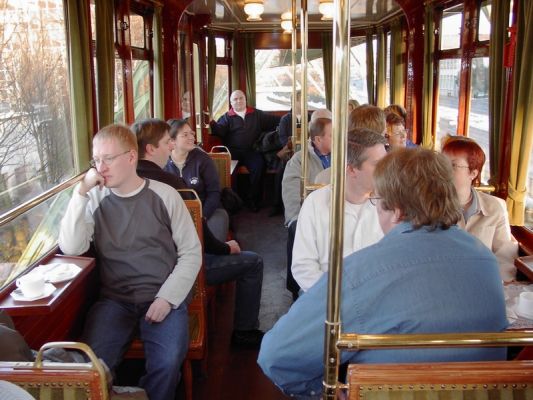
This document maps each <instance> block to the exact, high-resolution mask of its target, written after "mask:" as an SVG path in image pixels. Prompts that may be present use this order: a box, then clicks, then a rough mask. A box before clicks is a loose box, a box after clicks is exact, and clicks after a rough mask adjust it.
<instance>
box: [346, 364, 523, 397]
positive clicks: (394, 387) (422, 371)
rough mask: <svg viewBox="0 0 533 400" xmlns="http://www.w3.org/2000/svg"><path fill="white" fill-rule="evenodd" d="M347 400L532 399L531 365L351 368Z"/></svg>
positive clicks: (396, 365) (406, 365)
mask: <svg viewBox="0 0 533 400" xmlns="http://www.w3.org/2000/svg"><path fill="white" fill-rule="evenodd" d="M347 381H348V398H349V399H350V400H389V399H390V400H412V399H416V400H426V399H427V400H440V399H450V400H463V399H464V400H466V399H469V400H478V399H479V400H482V399H490V400H499V399H501V400H504V399H509V400H511V399H515V400H518V399H533V361H498V362H453V363H417V364H351V365H350V366H349V367H348V376H347Z"/></svg>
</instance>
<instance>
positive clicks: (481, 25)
mask: <svg viewBox="0 0 533 400" xmlns="http://www.w3.org/2000/svg"><path fill="white" fill-rule="evenodd" d="M490 3H491V2H490V1H488V0H486V1H484V2H482V3H481V4H478V2H477V1H476V0H465V2H464V5H458V6H454V7H452V8H449V9H445V10H442V11H441V15H440V20H439V21H440V22H439V24H438V25H439V26H440V28H439V37H440V40H439V43H438V44H437V43H436V45H437V46H438V48H437V49H436V50H435V55H436V59H437V60H436V62H437V66H438V73H437V74H436V76H435V84H436V87H438V96H437V101H436V102H435V105H434V107H435V115H436V118H435V124H436V126H435V132H436V137H435V144H436V147H437V148H440V147H441V145H442V143H441V142H442V138H443V137H445V136H446V135H464V136H469V137H471V138H473V139H474V140H475V141H476V142H477V143H478V144H479V145H480V146H481V147H482V149H483V151H484V152H485V155H486V159H487V161H486V163H485V166H484V168H483V172H482V176H481V180H482V183H487V182H488V180H489V178H490V176H489V175H490V170H489V162H490V160H489V117H488V112H489V104H488V94H489V57H488V56H489V38H490V9H491V4H490ZM464 15H470V16H471V17H470V21H464V18H463V17H464ZM475 19H477V20H478V24H477V26H473V25H474V24H471V23H470V22H471V20H475ZM472 30H475V32H477V35H473V34H472ZM463 45H464V46H468V47H469V48H471V49H472V51H464V49H463V48H462V47H461V46H463ZM467 70H468V71H467Z"/></svg>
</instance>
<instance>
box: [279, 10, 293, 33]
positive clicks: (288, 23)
mask: <svg viewBox="0 0 533 400" xmlns="http://www.w3.org/2000/svg"><path fill="white" fill-rule="evenodd" d="M281 27H282V28H283V33H291V32H292V13H291V12H290V11H287V12H284V13H283V14H281Z"/></svg>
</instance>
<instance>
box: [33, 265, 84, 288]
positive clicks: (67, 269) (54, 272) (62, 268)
mask: <svg viewBox="0 0 533 400" xmlns="http://www.w3.org/2000/svg"><path fill="white" fill-rule="evenodd" d="M35 271H36V272H41V273H42V274H43V275H44V278H45V279H46V282H50V283H60V282H65V281H68V280H70V279H72V278H74V277H75V276H76V275H78V274H79V273H80V271H81V268H80V267H78V266H77V265H76V264H66V263H54V264H45V265H41V266H39V267H37V268H35Z"/></svg>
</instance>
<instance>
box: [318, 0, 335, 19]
mask: <svg viewBox="0 0 533 400" xmlns="http://www.w3.org/2000/svg"><path fill="white" fill-rule="evenodd" d="M318 11H320V14H322V18H320V19H321V20H322V21H329V20H332V19H333V13H334V12H335V9H334V7H333V0H319V3H318Z"/></svg>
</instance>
